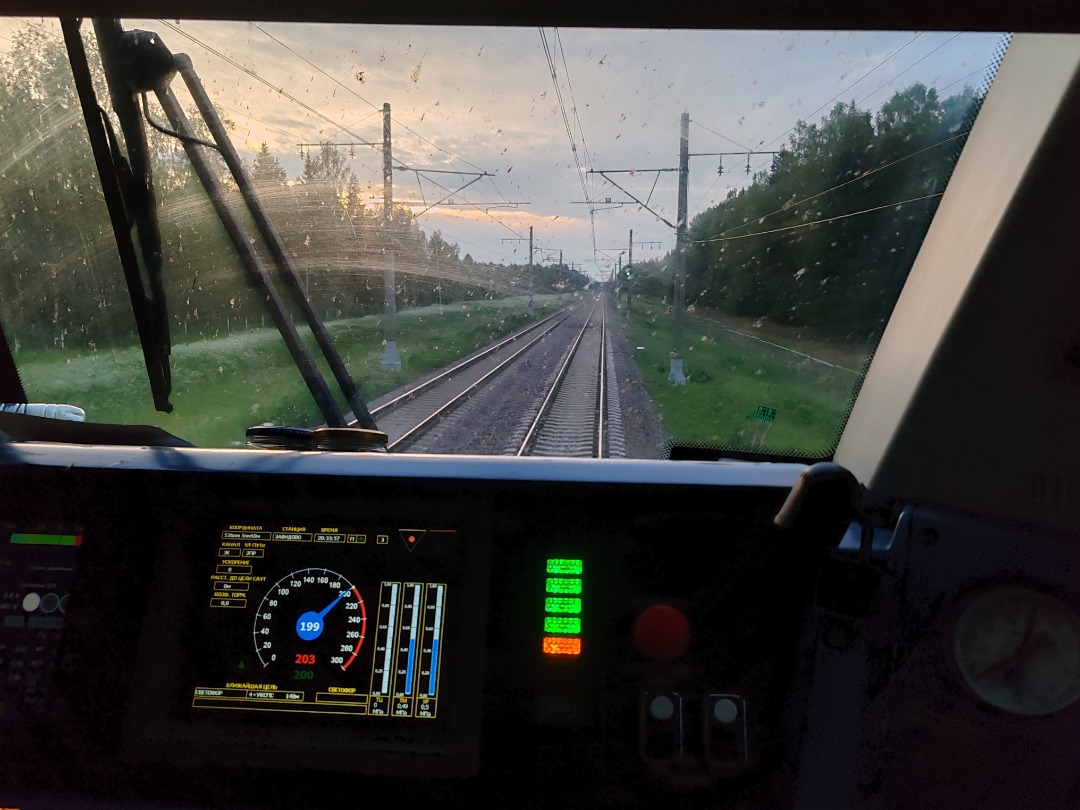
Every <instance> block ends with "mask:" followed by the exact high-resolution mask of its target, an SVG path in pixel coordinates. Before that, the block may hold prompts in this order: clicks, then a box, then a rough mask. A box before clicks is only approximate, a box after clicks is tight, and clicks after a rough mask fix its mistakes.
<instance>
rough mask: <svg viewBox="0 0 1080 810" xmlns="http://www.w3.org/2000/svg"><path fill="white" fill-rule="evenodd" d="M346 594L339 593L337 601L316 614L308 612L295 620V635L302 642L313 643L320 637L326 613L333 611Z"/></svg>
mask: <svg viewBox="0 0 1080 810" xmlns="http://www.w3.org/2000/svg"><path fill="white" fill-rule="evenodd" d="M347 593H348V591H342V592H341V593H339V594H338V595H337V599H335V600H334V601H333V602H331V603H330V604H329V605H327V606H326V607H324V608H323V609H322V610H320V611H319V612H318V613H316V612H315V611H314V610H309V611H308V612H307V613H304V614H303V615H301V616H300V618H299V619H297V620H296V635H298V636H300V638H302V639H303V640H304V641H314V640H315V639H317V638H318V637H319V636H320V635H322V631H323V627H324V624H323V618H324V617H325V616H326V614H327V613H329V612H330V611H331V610H333V609H334V606H335V605H337V603H338V602H340V601H341V600H342V599H344V598H345V594H347Z"/></svg>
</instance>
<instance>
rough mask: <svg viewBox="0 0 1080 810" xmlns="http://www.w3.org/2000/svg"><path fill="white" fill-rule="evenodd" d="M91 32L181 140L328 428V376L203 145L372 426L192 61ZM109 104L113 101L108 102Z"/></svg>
mask: <svg viewBox="0 0 1080 810" xmlns="http://www.w3.org/2000/svg"><path fill="white" fill-rule="evenodd" d="M94 29H95V31H96V32H97V33H98V36H99V41H100V40H102V38H104V40H105V41H106V42H109V43H110V45H111V46H112V48H111V49H112V50H113V53H114V55H115V56H116V59H115V64H116V65H120V66H122V67H123V69H124V73H123V76H122V78H124V79H126V80H127V83H128V85H127V86H128V88H129V89H131V90H133V91H134V92H141V93H143V94H144V96H143V101H144V106H145V93H146V92H147V91H150V90H152V91H154V93H155V94H156V95H157V98H158V101H159V102H160V104H161V106H162V109H163V110H164V111H165V115H166V117H167V118H168V119H169V122H170V124H171V125H172V127H173V129H174V130H175V131H173V132H170V131H168V130H165V129H163V128H161V127H160V126H159V125H157V124H154V122H153V121H152V120H151V119H149V114H148V113H147V120H148V122H149V123H150V124H151V125H152V126H154V127H155V128H157V129H160V130H161V131H163V132H165V133H166V134H169V135H172V136H174V137H177V138H179V140H180V141H181V144H182V145H183V147H184V151H185V152H186V153H187V156H188V159H189V160H190V161H191V165H192V167H193V168H194V170H195V173H196V175H197V176H198V178H199V180H200V182H201V183H202V185H203V188H204V189H205V190H206V193H207V196H208V197H209V199H210V202H211V204H212V205H213V206H214V209H215V211H216V212H217V214H218V218H219V219H220V220H221V223H222V225H223V226H224V227H225V231H226V233H227V234H228V236H229V238H230V240H231V241H232V243H233V246H234V247H235V248H236V251H237V253H238V254H239V258H240V259H241V261H242V263H243V264H244V267H245V269H246V270H247V272H248V275H249V278H250V280H251V281H252V283H253V285H254V286H255V287H256V288H257V289H258V291H259V293H260V295H261V297H262V298H263V301H264V303H265V304H266V306H267V309H268V310H269V312H270V315H271V318H272V319H273V321H274V324H275V326H276V327H277V328H278V331H279V333H280V334H281V336H282V339H283V340H284V341H285V345H286V347H287V348H288V349H289V353H290V354H291V356H292V358H293V362H294V363H295V364H296V366H297V369H298V370H299V371H300V374H301V376H302V377H303V378H304V381H305V383H306V384H307V386H308V389H309V391H310V392H311V395H312V398H313V399H314V400H315V403H316V405H317V406H318V407H319V410H320V411H321V412H322V415H323V418H324V419H325V420H326V424H327V425H329V426H331V427H345V426H346V425H347V421H346V419H345V417H344V415H343V414H342V412H341V410H340V408H339V407H338V405H337V403H336V402H335V401H334V398H333V396H332V394H331V393H330V389H329V387H328V385H327V383H326V380H325V379H324V378H323V376H322V374H321V373H320V372H319V369H318V366H316V365H315V361H314V359H313V358H312V356H311V353H310V352H309V351H308V348H307V347H306V346H305V345H304V343H303V341H302V340H301V338H300V335H299V333H298V332H297V330H296V326H295V325H294V324H293V322H292V318H291V317H290V316H289V313H288V311H287V309H286V308H285V304H284V302H283V301H282V299H281V295H280V294H279V292H278V290H277V288H276V286H275V285H274V282H273V280H272V279H271V277H270V275H269V274H268V273H267V271H266V268H265V267H264V265H263V262H262V259H261V258H260V257H259V254H258V253H257V252H256V250H255V248H254V247H253V240H252V239H251V238H250V237H249V235H248V233H247V231H246V229H245V228H244V226H243V224H242V223H241V222H240V219H239V217H238V216H237V215H236V212H235V211H234V210H233V208H232V205H231V204H230V203H229V201H228V199H227V198H226V195H225V190H224V187H223V186H222V183H221V181H220V180H219V179H218V177H217V174H216V172H215V171H214V169H213V167H212V166H211V164H210V162H209V161H208V160H207V157H206V155H205V154H204V153H203V152H202V149H203V148H211V149H215V150H216V151H217V152H219V153H220V154H221V156H222V157H223V158H224V159H225V162H226V165H227V166H228V167H229V170H230V172H231V173H232V176H233V179H234V180H235V181H236V184H237V187H238V188H239V189H240V190H241V192H242V194H243V196H244V200H245V202H246V204H247V207H248V209H249V211H250V212H251V214H252V217H253V218H254V220H255V223H256V226H257V227H258V229H259V232H260V233H261V235H262V237H263V240H264V242H265V244H266V246H267V247H268V249H269V251H270V254H271V256H272V258H273V259H274V262H275V263H276V265H277V267H278V270H279V272H280V274H281V276H282V277H283V278H284V279H285V281H286V286H287V287H288V288H289V289H290V291H291V292H292V293H293V296H294V298H295V299H296V302H297V304H298V305H299V307H300V309H301V311H302V312H303V314H304V317H305V320H306V321H307V323H308V326H309V327H310V328H311V330H312V333H313V335H314V337H315V340H316V342H317V343H318V345H319V347H320V348H321V349H322V352H323V355H324V356H325V358H326V360H327V363H328V364H329V366H330V369H331V371H332V372H333V374H334V376H335V378H336V379H337V382H338V384H339V385H340V387H341V390H342V393H343V394H344V395H345V398H346V399H347V401H348V403H349V406H350V407H351V409H352V412H353V417H354V419H355V423H356V424H358V425H359V426H360V427H362V428H365V429H368V430H377V427H376V424H375V420H374V418H373V417H372V416H371V413H370V411H369V410H368V408H367V405H366V404H365V403H364V400H363V398H362V397H361V396H360V392H359V391H358V390H357V387H356V385H355V384H354V383H353V380H352V378H351V377H350V375H349V373H348V371H347V370H346V368H345V364H344V362H343V361H342V359H341V356H340V355H339V354H338V352H337V349H336V348H335V347H334V345H333V343H332V341H331V339H330V335H329V333H328V331H327V330H326V327H325V325H324V324H323V323H322V321H321V320H320V319H319V316H318V314H317V313H316V312H315V309H314V307H313V306H312V305H311V302H310V301H308V300H307V297H306V295H305V294H304V290H303V288H302V283H301V281H300V275H299V273H298V272H297V269H296V266H295V264H294V262H293V260H292V257H291V256H290V255H289V253H288V250H287V249H286V248H285V245H284V242H283V241H282V239H281V237H280V236H279V235H278V233H277V230H276V229H275V228H274V226H273V224H272V223H271V221H270V218H269V216H268V214H267V213H266V210H265V208H264V207H263V205H262V202H261V201H260V199H259V197H258V195H257V194H256V192H255V189H254V186H253V184H252V183H251V181H250V179H249V178H248V175H247V171H246V169H245V168H244V166H243V163H242V161H241V160H240V157H239V155H238V154H237V153H236V150H235V148H234V147H233V145H232V142H231V140H230V139H229V137H228V134H227V133H226V132H225V128H224V126H223V125H222V123H221V120H220V118H219V117H218V115H217V112H216V110H215V109H214V107H213V104H212V103H211V102H210V100H209V97H208V96H207V95H206V91H205V90H204V89H203V87H202V84H201V82H200V81H199V79H198V76H197V75H196V74H195V72H194V69H193V68H192V66H191V60H190V59H188V57H186V56H184V55H179V56H177V57H174V56H173V54H172V53H171V52H170V51H169V49H168V48H167V47H165V44H164V43H163V42H162V41H161V38H160V37H158V35H157V34H154V33H152V32H149V31H124V30H123V29H122V28H121V27H120V23H119V21H118V20H95V21H94ZM105 50H106V47H105V46H104V45H103V48H102V56H103V61H104V55H105ZM178 68H179V69H180V70H181V72H182V73H183V76H184V81H185V82H186V83H187V85H188V88H189V89H190V91H191V93H192V96H193V97H194V98H195V100H196V104H197V106H198V108H199V112H200V114H201V115H202V117H203V120H204V121H205V123H206V125H207V127H208V128H209V129H210V131H211V135H212V137H213V138H214V141H215V143H209V142H207V141H203V140H201V139H199V138H197V137H195V133H194V129H193V127H192V126H191V123H190V122H189V121H188V118H187V115H186V114H185V113H184V111H183V108H182V107H181V106H180V104H179V102H177V100H176V97H175V96H174V95H173V93H172V90H171V89H170V88H169V84H170V81H171V79H172V77H173V75H174V74H175V73H176V71H177V69H178ZM126 100H127V101H128V102H130V104H131V107H132V108H133V109H134V110H135V113H136V115H137V114H138V106H137V105H136V103H135V101H134V97H133V96H128V97H127V99H126ZM115 101H116V99H115V98H114V103H115ZM138 123H139V133H140V135H142V136H143V137H144V138H145V134H144V130H143V129H142V121H141V119H138ZM125 135H126V132H125Z"/></svg>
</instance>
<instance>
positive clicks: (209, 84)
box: [0, 19, 1007, 458]
mask: <svg viewBox="0 0 1080 810" xmlns="http://www.w3.org/2000/svg"><path fill="white" fill-rule="evenodd" d="M122 25H123V27H124V29H127V30H133V29H143V30H147V31H153V32H156V34H157V35H159V37H160V40H161V41H162V42H164V43H165V44H166V45H167V47H168V48H169V49H170V50H171V51H172V53H173V54H179V53H186V54H188V56H190V59H191V64H192V68H193V72H194V75H195V76H196V82H197V83H199V84H201V86H202V87H204V88H205V92H206V95H207V97H208V98H209V99H210V101H211V102H212V104H213V106H214V108H215V109H216V113H217V115H219V116H220V118H221V119H222V122H223V125H224V128H225V131H226V132H227V135H228V138H229V139H230V141H231V143H232V145H233V146H234V147H235V149H236V151H237V153H238V155H239V158H240V160H241V161H242V162H243V164H244V170H245V174H246V175H247V177H248V179H249V180H250V182H251V186H252V187H253V188H254V189H255V191H256V192H257V196H258V198H259V200H260V201H261V204H262V206H263V207H264V209H265V211H266V213H267V214H268V216H269V220H270V221H271V222H272V223H273V227H274V229H275V231H276V233H277V234H278V236H279V237H280V242H281V244H282V245H283V247H284V250H285V251H286V253H287V258H288V261H286V262H284V263H283V262H282V261H281V260H280V259H279V258H278V257H276V256H275V253H274V250H273V248H272V247H271V246H270V245H269V244H268V242H267V239H266V237H265V233H264V232H263V231H262V230H261V227H260V223H259V222H258V221H257V220H258V217H257V216H255V215H253V214H252V212H251V209H250V208H249V207H248V206H246V205H245V202H244V199H243V194H242V184H243V181H242V180H241V181H240V182H239V183H238V181H237V179H236V178H234V177H233V176H232V174H231V173H230V172H229V171H228V168H227V166H226V162H225V160H224V158H223V157H222V153H221V147H220V145H218V147H217V149H211V148H210V147H208V146H202V145H197V144H192V143H191V142H190V137H191V136H194V137H197V138H199V139H200V140H202V141H204V142H206V143H210V142H211V141H212V140H213V133H212V131H211V128H210V127H208V125H207V124H206V123H205V120H204V117H203V116H202V115H200V112H199V110H198V108H197V104H196V101H197V99H196V95H197V91H196V90H192V89H191V87H192V85H191V84H190V83H189V82H188V81H187V77H185V79H184V80H181V78H180V77H174V78H173V79H172V81H171V88H172V92H173V93H174V94H175V98H176V102H177V106H178V107H179V109H180V110H181V116H182V117H183V119H185V122H188V123H185V122H181V121H179V120H178V119H177V118H176V115H175V114H174V113H172V112H170V110H168V109H166V107H165V106H163V102H162V100H161V98H160V97H159V95H158V94H157V93H154V92H149V93H147V94H146V101H145V106H143V102H142V100H139V104H140V110H141V114H142V118H143V125H144V126H145V128H146V132H147V139H148V145H149V156H150V162H151V168H152V174H153V188H154V193H155V196H156V215H157V220H158V223H159V228H160V236H161V256H160V263H161V272H160V279H161V286H162V290H163V293H164V295H163V297H164V306H165V308H166V310H167V316H166V322H167V325H168V339H169V342H170V343H171V352H170V354H169V358H168V362H169V366H170V368H171V377H172V390H171V394H170V401H171V403H172V405H173V406H174V410H173V411H172V412H171V413H163V412H160V411H157V410H155V409H154V400H153V398H152V396H151V393H150V389H149V385H148V381H147V371H146V365H145V363H144V355H143V351H142V348H141V347H140V333H139V330H138V329H137V328H136V322H135V320H134V318H133V315H132V309H131V303H130V299H129V291H128V288H127V284H126V283H125V275H124V272H123V270H122V268H121V265H120V262H119V260H118V256H117V244H116V239H115V237H114V234H113V230H112V228H111V226H110V219H109V211H108V208H107V206H106V204H105V201H104V199H103V196H102V192H101V184H100V180H99V177H98V173H97V169H96V167H95V163H94V158H93V154H92V151H91V146H90V140H89V139H88V135H87V127H86V123H85V120H84V117H83V111H82V107H81V106H80V99H79V96H78V94H77V93H76V90H75V85H74V83H73V80H72V69H71V66H70V64H69V62H68V54H67V52H66V50H65V47H64V42H63V39H62V36H61V33H60V26H59V24H58V23H57V22H55V21H52V20H41V19H30V20H23V19H3V20H0V74H2V76H3V79H2V84H0V143H2V144H3V147H2V152H0V317H2V322H3V327H4V333H5V335H6V338H7V341H8V343H9V346H10V348H11V351H12V354H13V355H14V357H15V360H16V363H17V365H18V368H19V372H20V375H21V378H22V381H23V384H24V387H25V389H26V392H27V396H28V399H29V400H30V401H31V402H34V403H46V404H70V405H73V406H76V407H78V408H81V409H82V410H83V411H85V413H86V419H87V420H88V421H93V422H108V423H127V424H154V425H158V426H160V427H162V428H165V429H166V430H168V431H170V432H172V433H174V434H176V435H178V436H180V437H183V438H185V439H187V440H189V441H191V442H193V443H195V444H198V445H204V446H216V447H233V446H242V445H244V444H245V442H246V441H247V437H246V436H245V431H246V429H248V428H250V427H252V426H257V425H261V424H264V423H268V424H273V425H285V426H292V427H300V428H315V427H318V426H321V425H326V424H331V425H332V424H334V421H333V408H336V409H337V411H338V412H340V413H341V414H342V415H343V416H344V422H343V424H344V423H347V422H352V421H353V420H354V419H355V418H356V416H357V414H356V408H354V407H353V406H354V405H355V404H356V402H355V400H350V398H349V397H348V396H347V394H343V393H342V392H341V390H340V386H338V385H337V382H336V381H335V374H334V368H333V364H334V362H335V360H334V354H333V353H330V354H328V353H327V352H326V351H325V349H324V347H323V345H322V344H321V343H320V342H319V340H318V339H317V333H318V331H319V330H320V329H325V332H326V334H327V335H328V336H329V338H330V340H331V341H332V343H333V346H334V349H333V351H334V352H336V356H337V357H338V358H339V359H340V363H341V364H342V365H343V367H344V368H345V369H346V370H347V373H348V375H349V376H350V377H351V379H352V380H353V381H355V384H356V387H357V389H358V391H359V396H360V397H361V398H362V400H363V401H364V404H365V405H366V407H368V408H369V409H370V411H371V413H372V415H373V417H374V421H375V422H376V423H377V424H378V427H379V429H380V430H382V431H384V432H385V433H387V435H388V437H389V445H390V448H391V449H393V450H395V451H405V452H435V453H482V454H490V453H498V454H530V455H556V456H564V455H573V456H597V455H600V456H604V457H619V456H629V457H663V456H665V455H667V454H668V453H670V452H671V448H672V447H673V446H676V447H678V446H683V447H685V446H703V447H711V448H717V449H719V450H720V451H721V452H722V453H723V452H730V453H736V454H738V453H742V454H756V455H760V456H761V457H765V458H769V457H792V456H794V457H799V458H822V457H827V456H829V455H830V454H831V453H832V450H833V448H834V447H835V445H836V441H837V439H838V437H839V433H840V431H841V430H842V428H843V425H844V422H845V419H846V415H847V413H848V411H849V409H850V406H851V403H852V400H853V398H854V396H855V395H856V394H857V392H858V389H859V385H860V382H861V379H862V374H863V371H864V370H865V368H866V366H867V364H868V362H869V360H870V358H871V356H872V353H873V350H874V347H875V345H876V343H877V341H878V339H879V337H880V335H881V333H882V331H883V329H884V327H885V324H886V322H887V320H888V318H889V315H890V313H891V311H892V308H893V306H894V304H895V302H896V299H897V297H898V295H899V293H900V289H901V287H902V286H903V283H904V280H905V278H906V276H907V273H908V271H909V269H910V267H911V265H912V263H913V261H914V259H915V256H916V254H917V252H918V249H919V246H920V244H921V241H922V238H923V236H924V235H925V233H926V230H927V228H928V227H929V224H930V221H931V219H932V217H933V214H934V211H935V210H936V207H937V204H938V202H939V200H940V198H941V195H942V193H943V192H944V189H945V185H946V183H947V181H948V177H949V174H950V171H951V168H952V166H953V164H954V163H955V161H956V159H957V157H958V155H959V153H960V151H961V149H962V148H963V145H964V142H965V138H966V135H967V133H968V131H969V129H970V127H971V125H972V122H973V121H974V118H975V115H976V113H977V112H978V109H979V105H980V103H981V101H982V99H983V97H984V95H985V92H986V90H987V88H988V86H989V82H990V80H991V79H992V76H993V73H994V71H995V70H996V66H997V64H998V62H999V61H1000V59H1001V56H1002V54H1003V53H1004V49H1005V47H1006V45H1007V40H1006V39H1004V38H1003V37H1002V36H1000V35H996V34H961V33H940V32H921V33H919V32H908V33H902V32H887V33H881V32H877V33H875V32H856V33H853V32H843V33H828V32H764V31H761V32H755V31H740V32H719V31H693V32H690V31H635V30H590V29H554V28H543V29H536V28H528V29H526V28H502V29H499V28H465V27H461V28H454V27H393V26H355V25H333V26H331V25H299V24H281V23H250V22H232V23H228V22H187V21H178V20H171V19H170V20H125V21H123V23H122ZM81 33H82V38H83V41H84V42H85V45H86V49H87V52H88V61H89V65H90V68H91V71H92V74H93V77H94V83H95V89H96V95H97V101H98V103H99V104H101V105H102V106H103V107H105V108H106V109H108V110H109V114H110V119H111V123H112V128H113V129H114V130H115V131H116V133H117V135H116V139H117V141H118V144H119V146H120V147H123V146H126V142H125V133H124V132H121V127H120V126H119V124H118V122H117V121H116V117H115V114H114V113H113V112H112V108H111V106H110V104H109V90H108V87H107V86H106V82H105V78H104V74H103V72H102V67H101V57H100V55H99V51H98V43H97V40H96V38H95V37H94V31H93V29H92V28H91V27H90V25H89V23H87V24H85V25H84V26H83V28H82V32H81ZM166 103H167V102H166ZM188 126H190V129H185V127H188ZM178 132H179V133H180V134H186V135H187V136H188V138H189V142H188V143H184V142H182V141H181V139H180V138H178V137H177V135H178ZM185 146H186V147H188V148H190V149H195V150H201V151H202V152H203V153H204V155H205V159H206V161H207V165H208V166H209V170H210V171H211V172H212V173H213V174H214V176H215V177H216V179H217V181H218V182H219V183H220V184H221V192H222V195H223V199H224V200H225V203H226V204H227V205H228V207H229V209H230V210H231V211H232V212H233V214H234V215H235V216H234V219H235V223H237V224H238V227H239V228H240V233H241V236H239V237H237V236H235V234H234V233H230V231H229V230H228V229H227V228H226V226H225V224H223V220H222V214H221V208H220V206H219V207H217V208H216V207H215V205H214V204H213V203H212V202H211V200H210V199H209V198H208V195H207V192H206V190H205V189H204V183H203V182H201V181H200V178H199V177H198V176H197V174H196V172H195V171H194V170H193V169H192V164H191V161H190V160H189V157H188V155H187V154H186V153H185ZM130 214H131V212H130V211H129V215H130ZM248 244H250V245H251V246H252V247H251V248H250V252H251V254H252V255H253V256H254V257H255V259H254V260H251V259H245V258H244V256H245V249H247V248H246V247H245V246H246V245H248ZM252 261H254V262H255V263H256V264H257V265H258V266H260V267H262V269H263V270H264V271H265V274H266V275H267V276H268V277H270V278H271V279H272V281H273V285H274V286H273V289H274V290H275V291H276V292H275V293H274V295H276V296H277V297H278V298H279V299H280V306H279V309H278V310H277V311H276V312H275V310H274V307H273V306H272V305H273V300H270V301H269V303H270V304H271V305H270V306H268V299H272V298H273V297H274V295H270V294H269V293H268V292H267V288H266V287H265V286H260V283H259V281H258V273H257V268H256V269H253V264H252ZM143 272H144V273H145V272H146V269H145V267H144V268H143ZM293 329H295V333H296V335H297V336H298V337H297V339H298V346H299V348H298V349H294V350H293V351H290V350H289V348H288V337H287V333H288V332H289V331H290V330H293ZM298 357H299V359H298ZM304 362H306V363H308V367H309V368H314V369H316V371H317V372H318V374H319V376H320V377H321V378H323V379H324V380H325V381H327V382H326V383H325V384H326V386H327V387H328V388H329V391H330V397H332V399H333V404H332V405H331V410H330V411H328V410H327V408H326V407H320V405H319V404H317V397H316V396H313V391H314V390H315V389H316V388H317V386H314V385H313V384H312V383H311V381H310V379H309V378H310V374H309V375H308V377H307V378H306V377H305V374H304V373H303V371H302V367H303V363H304Z"/></svg>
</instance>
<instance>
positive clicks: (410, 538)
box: [409, 534, 416, 543]
mask: <svg viewBox="0 0 1080 810" xmlns="http://www.w3.org/2000/svg"><path fill="white" fill-rule="evenodd" d="M409 542H410V543H415V542H416V535H414V534H410V535H409Z"/></svg>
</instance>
